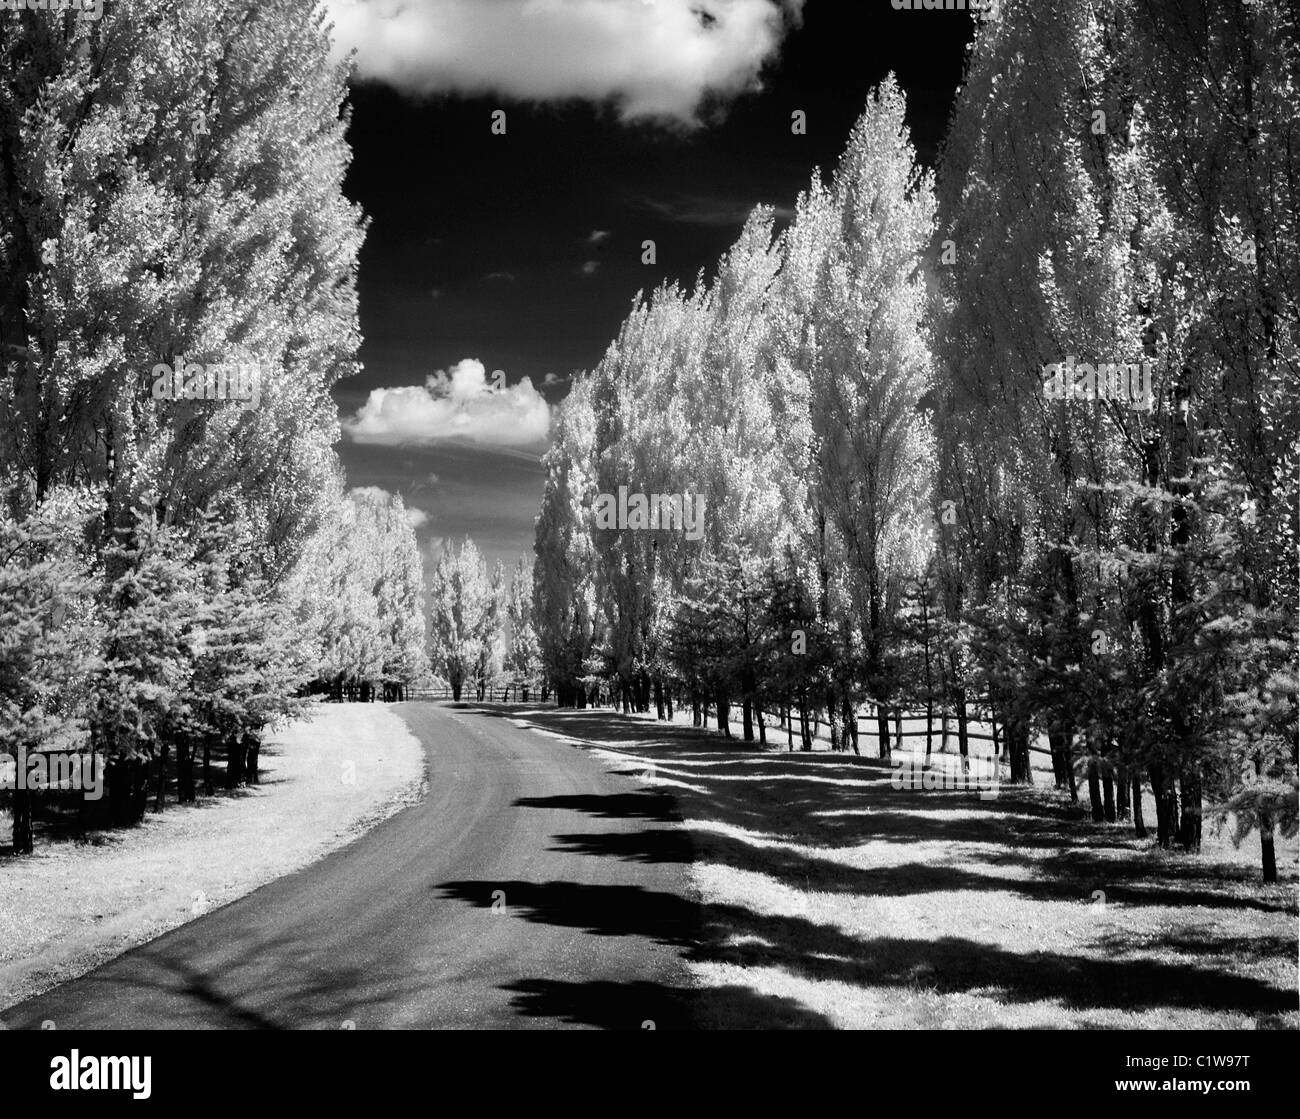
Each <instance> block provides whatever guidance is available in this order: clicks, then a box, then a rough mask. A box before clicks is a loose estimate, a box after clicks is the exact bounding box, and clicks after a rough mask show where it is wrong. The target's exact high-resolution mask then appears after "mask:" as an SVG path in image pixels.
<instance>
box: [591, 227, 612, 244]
mask: <svg viewBox="0 0 1300 1119" xmlns="http://www.w3.org/2000/svg"><path fill="white" fill-rule="evenodd" d="M607 237H609V230H608V229H593V230H592V231H591V232H590V233H588V234H587V244H589V245H599V244H600V243H601V242H602V241H604V240H605V239H606V238H607Z"/></svg>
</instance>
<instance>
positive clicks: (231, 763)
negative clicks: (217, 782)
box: [226, 733, 248, 789]
mask: <svg viewBox="0 0 1300 1119" xmlns="http://www.w3.org/2000/svg"><path fill="white" fill-rule="evenodd" d="M247 752H248V746H247V745H246V744H245V741H244V736H243V734H242V733H240V734H238V735H237V736H236V737H234V738H232V739H231V740H230V743H229V744H228V745H227V746H226V788H227V789H237V788H239V786H240V785H242V784H243V783H244V756H245V754H247Z"/></svg>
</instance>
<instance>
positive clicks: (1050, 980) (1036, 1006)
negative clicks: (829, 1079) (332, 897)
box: [526, 710, 1300, 1029]
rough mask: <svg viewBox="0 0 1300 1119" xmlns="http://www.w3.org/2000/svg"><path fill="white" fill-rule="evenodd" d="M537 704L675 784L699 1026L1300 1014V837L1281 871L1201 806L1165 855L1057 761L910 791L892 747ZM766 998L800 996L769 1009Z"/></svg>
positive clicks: (1222, 1019) (975, 1024)
mask: <svg viewBox="0 0 1300 1119" xmlns="http://www.w3.org/2000/svg"><path fill="white" fill-rule="evenodd" d="M526 721H527V722H529V723H531V724H533V725H535V726H538V727H542V728H546V729H548V730H549V731H551V732H552V733H560V734H563V735H565V736H567V737H570V738H572V739H573V740H575V742H577V743H580V744H582V745H585V746H587V747H590V748H594V749H596V750H598V751H599V752H600V753H601V754H602V755H603V756H604V758H605V759H606V760H607V761H608V763H609V764H610V765H612V766H614V767H616V768H617V769H619V770H621V771H622V772H625V773H626V774H627V775H628V776H629V777H631V778H632V779H634V780H636V781H638V782H639V783H640V784H641V785H642V786H643V787H644V788H646V789H647V790H651V789H654V790H663V791H670V792H671V793H672V794H673V795H674V797H675V798H676V801H677V804H678V805H679V807H680V811H681V814H682V816H683V826H684V827H685V828H686V829H687V830H688V832H689V834H690V838H691V845H692V847H693V856H694V862H693V873H694V879H695V883H696V886H697V889H698V892H699V899H700V902H701V905H702V917H703V926H704V940H703V942H702V943H700V944H698V945H696V946H694V947H693V948H692V949H691V951H690V953H689V954H690V957H691V960H692V968H693V971H694V974H695V978H696V980H697V981H698V983H699V985H700V986H701V987H702V988H704V989H706V991H712V992H713V994H712V996H711V997H710V996H708V995H703V992H702V995H703V997H701V998H700V999H699V1000H698V1007H699V1013H700V1015H701V1017H702V1019H703V1023H704V1024H706V1025H716V1026H735V1025H767V1026H783V1025H787V1026H831V1027H847V1028H903V1029H942V1028H1041V1027H1076V1028H1113V1027H1123V1028H1142V1029H1147V1028H1170V1029H1224V1028H1251V1027H1260V1028H1278V1027H1280V1028H1296V1027H1297V1026H1300V1011H1298V1009H1297V1002H1298V996H1297V936H1298V929H1297V908H1296V901H1297V890H1296V887H1297V848H1296V844H1295V842H1294V841H1283V842H1280V843H1279V851H1278V859H1279V864H1280V873H1281V875H1282V879H1283V881H1282V882H1281V883H1279V884H1278V885H1276V886H1270V887H1265V886H1264V885H1262V883H1261V882H1260V880H1259V869H1258V865H1257V863H1258V840H1257V838H1253V837H1252V839H1250V840H1248V841H1247V842H1246V844H1244V845H1243V847H1242V848H1241V849H1240V850H1238V849H1234V848H1233V847H1232V845H1231V844H1230V843H1229V842H1228V841H1227V839H1226V837H1222V836H1216V835H1214V834H1213V833H1212V832H1211V831H1210V829H1209V827H1208V825H1207V836H1206V838H1207V844H1206V850H1205V852H1204V853H1203V854H1202V855H1200V856H1186V855H1183V854H1180V853H1173V852H1163V851H1160V850H1159V849H1157V848H1155V847H1154V846H1153V844H1152V843H1151V841H1150V840H1138V839H1136V838H1135V837H1134V836H1133V832H1132V828H1131V826H1130V825H1128V824H1114V825H1104V824H1103V825H1097V824H1093V823H1092V822H1091V820H1090V819H1089V818H1087V814H1086V808H1085V806H1072V805H1071V804H1070V803H1069V801H1068V798H1067V797H1065V796H1063V795H1061V794H1059V793H1057V792H1056V791H1055V790H1053V789H1052V788H1051V784H1050V773H1049V774H1047V775H1046V780H1045V781H1044V778H1043V775H1042V774H1041V773H1040V774H1039V777H1038V779H1039V780H1040V781H1041V782H1043V783H1042V784H1040V785H1039V786H1038V787H1036V788H1032V789H1011V788H1007V787H1005V786H1004V787H1002V788H1001V789H999V790H998V792H997V795H996V796H990V795H987V794H985V795H982V794H981V793H979V792H975V791H972V792H967V791H941V790H924V789H908V788H896V787H894V783H893V782H891V769H890V767H889V766H888V764H887V763H884V762H881V761H879V760H876V759H867V758H861V759H858V758H852V757H847V758H846V757H844V756H843V755H839V754H832V753H830V752H816V753H811V754H801V753H793V754H792V753H787V752H786V751H785V750H784V741H785V739H784V734H782V735H781V736H780V738H779V739H778V740H777V741H779V743H780V744H781V745H780V746H769V748H768V750H766V751H763V752H760V751H758V750H757V749H755V748H753V747H748V748H747V747H745V746H744V744H742V743H740V742H737V741H734V740H733V741H728V740H726V739H724V738H722V737H720V736H718V735H717V734H716V733H713V732H709V733H701V732H699V731H694V730H691V729H690V728H689V727H682V726H680V725H673V726H666V725H664V724H658V723H656V722H655V721H654V719H653V718H650V719H647V718H645V717H633V718H625V717H623V716H619V715H614V714H611V713H609V712H607V711H585V712H554V711H551V712H547V711H531V710H530V711H529V712H528V714H527V720H526ZM868 741H870V740H868ZM864 745H865V743H864ZM943 764H946V765H949V766H951V765H952V764H953V760H952V759H950V758H949V759H944V761H943ZM1085 796H1086V793H1085ZM1153 818H1154V813H1153V812H1152V811H1151V809H1150V806H1148V810H1147V819H1148V820H1152V819H1153ZM662 849H664V848H663V845H662V844H659V845H657V846H651V845H647V849H646V850H644V851H637V850H635V849H630V850H628V851H626V852H624V853H623V857H628V858H653V857H658V856H657V855H656V854H655V851H656V850H662ZM736 992H745V993H746V994H745V998H744V999H741V1000H738V999H737V998H736V995H735V993H736ZM752 996H761V997H762V1000H763V1005H765V1006H769V1007H773V1008H785V1009H784V1010H781V1009H774V1010H773V1017H772V1019H771V1020H769V1021H766V1022H762V1023H759V1022H753V1021H751V1020H749V1018H750V1017H752V1015H751V1016H749V1017H747V1016H746V1014H745V1013H743V1012H742V1010H741V1006H740V1003H742V1002H743V1004H744V1005H746V1006H753V1005H754V1001H755V1000H754V998H753V997H752Z"/></svg>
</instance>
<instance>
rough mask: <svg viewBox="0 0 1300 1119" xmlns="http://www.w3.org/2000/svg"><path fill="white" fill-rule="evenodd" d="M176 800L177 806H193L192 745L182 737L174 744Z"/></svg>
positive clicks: (186, 738) (187, 739)
mask: <svg viewBox="0 0 1300 1119" xmlns="http://www.w3.org/2000/svg"><path fill="white" fill-rule="evenodd" d="M176 800H177V802H178V803H179V804H193V803H194V800H195V797H194V745H193V743H192V742H191V740H190V739H189V738H188V737H186V736H184V735H182V736H181V738H180V739H179V740H178V741H177V743H176Z"/></svg>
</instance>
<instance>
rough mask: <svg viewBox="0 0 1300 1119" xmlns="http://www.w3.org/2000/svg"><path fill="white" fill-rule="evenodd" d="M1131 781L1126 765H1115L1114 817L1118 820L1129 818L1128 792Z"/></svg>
mask: <svg viewBox="0 0 1300 1119" xmlns="http://www.w3.org/2000/svg"><path fill="white" fill-rule="evenodd" d="M1131 787H1132V783H1131V782H1130V781H1129V775H1128V766H1126V765H1120V766H1116V767H1115V818H1116V819H1118V820H1127V819H1128V818H1129V793H1130V791H1131Z"/></svg>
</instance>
